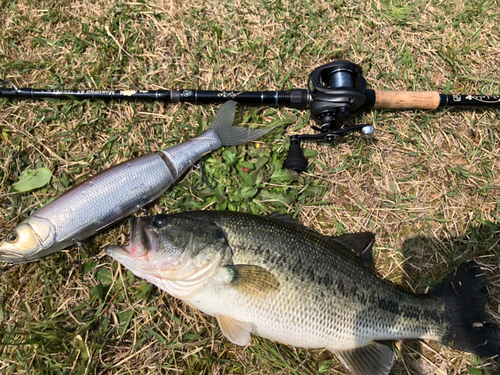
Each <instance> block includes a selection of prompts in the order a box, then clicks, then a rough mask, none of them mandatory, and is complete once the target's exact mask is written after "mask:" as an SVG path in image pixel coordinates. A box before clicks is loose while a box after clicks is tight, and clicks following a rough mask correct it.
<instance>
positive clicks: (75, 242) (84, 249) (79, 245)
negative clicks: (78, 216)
mask: <svg viewBox="0 0 500 375" xmlns="http://www.w3.org/2000/svg"><path fill="white" fill-rule="evenodd" d="M71 242H73V245H74V246H76V247H77V248H79V249H80V250H82V251H83V252H84V253H85V255H87V256H88V257H89V258H91V259H93V260H99V258H98V257H97V255H95V254H92V253H91V252H90V251H88V250H87V248H86V247H85V246H84V245H83V243H82V241H79V240H77V239H76V238H74V239H73V240H72V241H71Z"/></svg>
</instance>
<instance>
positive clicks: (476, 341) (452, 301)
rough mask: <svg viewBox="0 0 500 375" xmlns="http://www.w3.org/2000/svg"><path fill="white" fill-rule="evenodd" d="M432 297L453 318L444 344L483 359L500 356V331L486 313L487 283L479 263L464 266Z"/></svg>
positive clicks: (445, 281) (445, 335)
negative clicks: (438, 301) (439, 302)
mask: <svg viewBox="0 0 500 375" xmlns="http://www.w3.org/2000/svg"><path fill="white" fill-rule="evenodd" d="M429 294H430V295H432V296H434V297H436V298H438V299H440V300H442V301H443V303H444V306H445V308H446V310H447V312H448V314H449V317H450V321H449V324H448V329H447V331H446V333H445V334H444V336H443V338H442V340H441V343H442V344H445V345H447V346H450V347H452V348H454V349H459V350H463V351H465V352H470V353H475V354H478V355H481V356H484V357H493V356H495V355H499V354H500V331H499V330H498V326H497V325H495V324H493V323H491V321H490V319H489V317H488V314H487V312H486V310H485V306H486V304H487V303H488V280H487V279H486V275H485V274H484V272H483V271H482V270H481V267H480V266H479V265H478V264H477V263H476V262H467V263H464V264H462V265H461V266H460V267H459V268H458V269H457V270H456V271H455V272H453V273H451V274H450V275H448V277H446V278H445V279H444V280H443V282H442V283H441V284H440V285H438V286H437V287H436V288H435V289H434V290H432V291H431V292H430V293H429Z"/></svg>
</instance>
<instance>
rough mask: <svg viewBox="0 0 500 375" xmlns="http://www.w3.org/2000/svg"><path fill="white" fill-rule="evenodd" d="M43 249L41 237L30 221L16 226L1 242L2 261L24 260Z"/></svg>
mask: <svg viewBox="0 0 500 375" xmlns="http://www.w3.org/2000/svg"><path fill="white" fill-rule="evenodd" d="M42 250H43V245H42V243H41V242H40V239H39V237H38V236H37V235H36V233H35V231H34V230H33V228H32V227H31V225H29V224H28V223H26V222H24V223H21V224H19V225H18V226H17V227H15V228H14V229H13V230H12V231H11V232H10V233H9V234H7V236H5V238H4V239H3V241H2V242H1V243H0V261H2V262H23V261H26V260H29V259H31V257H32V256H33V254H36V253H38V252H40V251H42Z"/></svg>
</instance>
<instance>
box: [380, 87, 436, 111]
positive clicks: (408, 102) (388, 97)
mask: <svg viewBox="0 0 500 375" xmlns="http://www.w3.org/2000/svg"><path fill="white" fill-rule="evenodd" d="M374 91H375V105H374V106H373V108H375V109H436V108H437V107H439V93H438V92H437V91H424V92H412V91H385V90H374Z"/></svg>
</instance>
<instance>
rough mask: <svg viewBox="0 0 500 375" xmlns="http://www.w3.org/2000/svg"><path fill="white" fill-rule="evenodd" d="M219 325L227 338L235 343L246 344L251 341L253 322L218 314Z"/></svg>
mask: <svg viewBox="0 0 500 375" xmlns="http://www.w3.org/2000/svg"><path fill="white" fill-rule="evenodd" d="M216 318H217V322H218V323H219V327H220V329H221V331H222V333H223V334H224V336H226V338H227V339H228V340H229V341H231V342H232V343H233V344H236V345H240V346H245V345H247V344H248V343H249V342H250V332H251V331H252V327H253V324H252V323H246V322H240V321H239V320H236V319H233V318H231V317H229V316H227V315H220V314H219V315H217V316H216Z"/></svg>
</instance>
